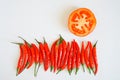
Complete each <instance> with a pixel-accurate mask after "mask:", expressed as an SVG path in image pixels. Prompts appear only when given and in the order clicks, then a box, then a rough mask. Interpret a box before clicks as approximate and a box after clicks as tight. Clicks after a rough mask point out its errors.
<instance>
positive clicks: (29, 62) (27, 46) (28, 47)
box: [18, 36, 34, 69]
mask: <svg viewBox="0 0 120 80" xmlns="http://www.w3.org/2000/svg"><path fill="white" fill-rule="evenodd" d="M18 37H19V38H20V39H22V40H23V41H24V43H25V46H26V48H27V51H28V55H29V57H28V62H27V65H26V68H27V69H29V68H30V67H31V66H32V64H33V61H34V60H33V58H32V53H31V50H30V47H31V45H30V44H29V43H28V42H27V41H26V40H25V39H24V38H22V37H21V36H18Z"/></svg>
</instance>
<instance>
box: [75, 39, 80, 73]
mask: <svg viewBox="0 0 120 80" xmlns="http://www.w3.org/2000/svg"><path fill="white" fill-rule="evenodd" d="M75 47H76V51H77V52H76V72H75V74H77V72H78V70H79V67H80V64H81V61H80V47H79V45H78V43H77V42H76V41H75Z"/></svg>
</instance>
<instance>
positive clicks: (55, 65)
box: [54, 36, 63, 72]
mask: <svg viewBox="0 0 120 80" xmlns="http://www.w3.org/2000/svg"><path fill="white" fill-rule="evenodd" d="M62 41H63V38H62V37H61V36H60V38H59V40H58V41H57V43H56V44H55V53H54V72H55V71H56V69H57V63H58V62H57V61H58V48H59V45H60V44H62Z"/></svg>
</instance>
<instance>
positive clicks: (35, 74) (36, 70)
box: [34, 63, 40, 77]
mask: <svg viewBox="0 0 120 80" xmlns="http://www.w3.org/2000/svg"><path fill="white" fill-rule="evenodd" d="M39 67H40V64H39V63H38V67H37V63H35V68H34V76H35V77H36V76H37V73H38V70H39Z"/></svg>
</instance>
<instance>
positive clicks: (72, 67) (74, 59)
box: [71, 40, 76, 72]
mask: <svg viewBox="0 0 120 80" xmlns="http://www.w3.org/2000/svg"><path fill="white" fill-rule="evenodd" d="M72 44H73V52H72V66H71V72H72V70H73V69H74V68H75V66H76V47H75V40H73V41H72Z"/></svg>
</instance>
